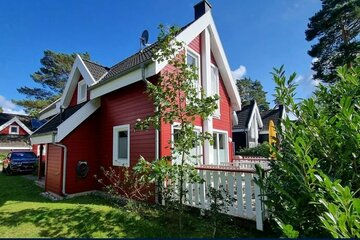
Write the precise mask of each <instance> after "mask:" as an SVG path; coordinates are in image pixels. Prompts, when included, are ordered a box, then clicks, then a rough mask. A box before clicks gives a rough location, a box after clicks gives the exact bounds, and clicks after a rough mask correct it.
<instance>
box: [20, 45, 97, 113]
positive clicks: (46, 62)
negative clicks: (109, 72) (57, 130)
mask: <svg viewBox="0 0 360 240" xmlns="http://www.w3.org/2000/svg"><path fill="white" fill-rule="evenodd" d="M80 56H81V57H82V58H84V59H90V55H89V53H83V54H80ZM75 58H76V53H72V54H65V53H57V52H53V51H50V50H46V51H44V56H43V58H41V60H40V63H41V65H42V67H40V69H39V70H38V71H36V72H35V73H33V74H31V75H30V77H31V78H32V80H33V81H34V82H35V83H36V84H38V85H40V86H39V87H27V86H23V87H20V88H18V89H17V90H18V92H19V93H21V94H23V95H25V99H22V100H13V102H14V103H15V104H17V105H19V106H22V107H23V108H25V112H26V113H28V114H30V115H36V114H37V113H38V112H39V111H40V110H41V109H43V108H44V107H46V106H48V105H49V104H50V103H52V102H53V101H55V100H56V99H57V98H59V97H60V96H61V94H62V92H63V90H64V87H65V84H66V81H67V80H68V77H69V74H70V71H71V68H72V65H73V63H74V60H75Z"/></svg>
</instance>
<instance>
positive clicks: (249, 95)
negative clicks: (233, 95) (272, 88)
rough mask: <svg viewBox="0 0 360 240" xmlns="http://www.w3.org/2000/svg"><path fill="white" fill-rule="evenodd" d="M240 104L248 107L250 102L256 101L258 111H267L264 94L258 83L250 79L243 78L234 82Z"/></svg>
mask: <svg viewBox="0 0 360 240" xmlns="http://www.w3.org/2000/svg"><path fill="white" fill-rule="evenodd" d="M236 86H237V88H238V91H239V94H240V97H241V104H242V105H243V106H246V105H249V104H250V102H251V100H256V102H257V104H258V106H259V109H260V111H264V110H269V103H268V102H266V92H265V91H264V90H263V86H262V85H261V83H260V81H258V80H255V81H253V80H252V79H251V78H248V77H245V78H243V79H240V80H237V81H236Z"/></svg>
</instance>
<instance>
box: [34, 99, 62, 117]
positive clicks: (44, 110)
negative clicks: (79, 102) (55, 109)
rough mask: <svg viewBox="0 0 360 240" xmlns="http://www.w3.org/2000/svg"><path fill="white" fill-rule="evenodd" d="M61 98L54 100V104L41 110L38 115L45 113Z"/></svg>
mask: <svg viewBox="0 0 360 240" xmlns="http://www.w3.org/2000/svg"><path fill="white" fill-rule="evenodd" d="M60 99H61V98H58V99H56V100H55V101H54V102H52V103H50V104H49V105H47V106H46V107H45V108H43V109H41V111H40V112H39V113H40V114H42V113H43V112H46V111H47V110H48V109H49V108H50V107H51V106H53V105H54V104H56V103H57V102H59V101H60Z"/></svg>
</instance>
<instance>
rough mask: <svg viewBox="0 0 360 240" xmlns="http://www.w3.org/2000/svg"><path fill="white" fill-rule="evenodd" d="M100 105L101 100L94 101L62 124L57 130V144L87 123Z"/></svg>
mask: <svg viewBox="0 0 360 240" xmlns="http://www.w3.org/2000/svg"><path fill="white" fill-rule="evenodd" d="M100 105H101V102H100V99H99V98H97V99H93V100H91V101H89V102H88V103H86V104H85V105H84V106H82V107H81V108H80V109H79V110H78V111H77V112H75V113H74V114H73V115H71V117H69V118H68V119H66V120H65V121H64V122H63V123H61V124H60V125H59V126H58V128H57V135H56V139H55V140H56V142H60V141H61V140H63V139H64V138H65V137H66V136H67V135H68V134H69V133H70V132H72V131H73V130H74V129H75V128H76V127H77V126H79V125H80V124H81V123H82V122H83V121H85V120H86V119H87V118H88V117H89V116H90V115H91V114H93V113H94V112H95V111H96V110H97V109H98V108H99V107H100Z"/></svg>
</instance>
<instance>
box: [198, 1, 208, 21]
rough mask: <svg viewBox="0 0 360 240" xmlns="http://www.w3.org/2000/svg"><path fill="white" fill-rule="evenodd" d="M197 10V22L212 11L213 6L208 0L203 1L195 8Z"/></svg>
mask: <svg viewBox="0 0 360 240" xmlns="http://www.w3.org/2000/svg"><path fill="white" fill-rule="evenodd" d="M194 10H195V20H197V19H198V18H200V17H201V16H202V15H204V14H205V13H206V12H207V11H210V10H211V5H210V3H209V2H208V1H207V0H201V2H199V3H197V4H196V5H195V6H194Z"/></svg>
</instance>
